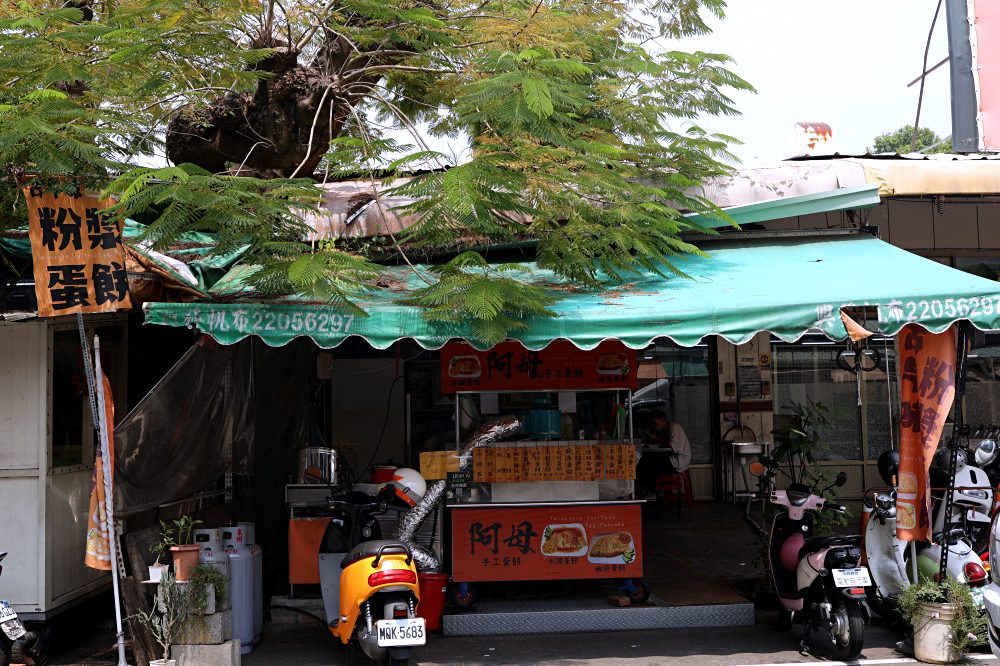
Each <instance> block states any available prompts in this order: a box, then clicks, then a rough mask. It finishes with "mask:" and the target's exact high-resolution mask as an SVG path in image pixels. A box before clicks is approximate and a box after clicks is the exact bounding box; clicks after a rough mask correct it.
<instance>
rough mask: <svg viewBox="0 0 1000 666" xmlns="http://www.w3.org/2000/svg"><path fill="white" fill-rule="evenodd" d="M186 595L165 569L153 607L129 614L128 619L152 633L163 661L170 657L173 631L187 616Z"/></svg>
mask: <svg viewBox="0 0 1000 666" xmlns="http://www.w3.org/2000/svg"><path fill="white" fill-rule="evenodd" d="M187 597H188V595H187V594H186V593H185V591H184V590H183V589H182V588H181V586H180V585H178V584H177V580H176V579H175V578H174V575H173V574H172V573H170V572H169V571H165V572H163V577H162V578H161V579H160V584H159V587H158V588H157V598H156V599H155V600H154V601H153V607H152V608H150V609H149V611H148V612H142V611H140V612H138V613H135V614H134V615H130V616H129V619H131V620H135V621H136V622H139V623H140V624H142V625H143V626H144V627H146V628H147V629H149V632H150V633H151V634H153V638H154V639H156V642H157V643H159V644H160V647H162V648H163V661H167V660H168V659H169V658H170V646H171V645H172V644H173V640H174V633H175V632H176V631H177V628H178V626H180V624H181V622H183V621H184V619H185V618H186V617H187V616H188V612H189V604H188V598H187Z"/></svg>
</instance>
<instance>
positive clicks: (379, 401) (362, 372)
mask: <svg viewBox="0 0 1000 666" xmlns="http://www.w3.org/2000/svg"><path fill="white" fill-rule="evenodd" d="M395 377H396V360H395V359H391V358H388V359H336V360H334V362H333V437H332V441H331V442H330V443H331V444H332V445H342V444H349V445H351V446H352V447H353V450H354V452H355V455H356V460H357V465H358V466H359V467H360V468H361V469H358V470H357V472H358V473H361V472H363V471H364V466H365V465H367V464H368V461H369V460H370V459H371V457H372V454H373V452H374V448H375V445H376V443H377V442H378V438H379V433H380V432H381V431H382V424H383V422H385V420H386V407H387V404H388V422H387V423H386V426H385V436H384V437H383V438H382V445H381V447H380V448H379V450H378V455H377V456H376V458H375V463H376V464H378V463H380V462H383V461H385V460H387V459H389V458H392V459H393V461H394V462H396V463H397V464H399V465H402V464H403V461H404V455H405V450H406V449H405V444H406V443H405V433H406V426H405V422H404V411H403V379H402V364H400V378H399V381H397V382H396V383H395V385H394V386H393V379H395ZM390 387H391V388H392V395H391V399H390V391H389V389H390ZM354 462H355V461H354V460H351V463H352V464H353V463H354ZM414 464H416V462H414Z"/></svg>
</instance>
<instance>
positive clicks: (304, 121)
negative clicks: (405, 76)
mask: <svg viewBox="0 0 1000 666" xmlns="http://www.w3.org/2000/svg"><path fill="white" fill-rule="evenodd" d="M372 62H373V60H372V58H371V57H370V56H359V54H357V53H356V52H351V51H350V50H349V47H348V45H347V44H345V43H344V42H343V40H341V39H340V38H338V37H335V36H328V38H327V40H326V42H325V44H324V46H323V47H322V48H321V49H320V51H319V53H318V54H317V56H316V58H315V59H314V60H313V62H312V63H310V64H308V65H302V64H300V63H299V62H298V54H297V53H295V52H294V51H293V50H291V49H289V48H288V47H287V46H279V47H277V49H276V54H275V55H274V56H272V57H271V58H269V59H267V60H266V61H264V62H262V63H260V64H259V65H258V68H259V69H262V70H265V71H267V72H269V73H270V74H271V76H270V77H269V78H267V79H264V80H262V81H260V82H259V84H258V86H257V90H256V91H255V92H254V93H252V94H250V93H228V94H226V95H225V96H223V97H221V98H219V99H217V100H215V101H213V102H211V103H210V104H208V105H207V106H201V107H197V106H187V107H183V108H181V109H180V110H179V111H178V112H177V113H176V114H174V116H173V117H172V119H171V120H170V123H169V125H168V126H167V137H166V141H167V157H168V158H170V160H171V161H172V162H173V163H174V164H179V163H182V162H191V163H194V164H197V165H198V166H200V167H202V168H204V169H207V170H209V171H211V172H213V173H223V172H229V173H233V174H239V175H244V176H256V177H259V178H281V177H289V176H291V175H292V174H296V175H298V176H311V175H312V174H313V172H314V171H315V169H316V167H317V166H318V165H319V163H320V161H321V160H322V158H323V155H324V154H325V153H326V152H327V150H328V149H329V146H330V141H331V139H332V138H334V137H336V136H338V135H339V134H340V133H341V132H342V131H343V129H344V125H345V123H346V122H347V121H348V119H349V117H350V113H351V111H350V108H351V107H352V106H353V105H354V104H357V103H358V101H359V100H360V99H361V98H362V97H363V96H364V95H365V94H366V93H368V92H369V91H370V90H371V87H372V85H373V84H374V83H375V82H376V81H377V80H378V76H377V75H375V74H372V73H370V72H368V73H366V72H364V71H359V70H362V69H363V68H364V67H366V66H368V65H371V64H372ZM310 137H311V140H310Z"/></svg>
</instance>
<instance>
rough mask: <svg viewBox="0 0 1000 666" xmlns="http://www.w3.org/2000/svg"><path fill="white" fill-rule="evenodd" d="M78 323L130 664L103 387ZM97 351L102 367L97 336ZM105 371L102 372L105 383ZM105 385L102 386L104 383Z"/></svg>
mask: <svg viewBox="0 0 1000 666" xmlns="http://www.w3.org/2000/svg"><path fill="white" fill-rule="evenodd" d="M76 318H77V319H76V321H77V325H78V327H79V329H80V345H81V347H82V348H83V367H84V372H85V374H86V376H87V394H88V396H89V398H90V415H91V420H92V421H93V425H94V432H95V433H96V435H97V441H98V446H99V447H100V450H101V466H102V471H103V473H104V517H105V520H106V521H107V522H106V529H107V532H108V548H109V550H110V555H111V587H112V590H113V592H114V595H115V630H116V632H117V642H118V666H128V661H127V660H126V659H125V632H124V631H123V630H122V610H121V601H120V599H121V597H120V596H119V591H118V534H117V532H118V530H117V527H116V525H115V514H114V498H113V496H112V494H111V493H112V492H113V489H112V484H111V452H110V450H109V449H108V441H107V437H105V435H104V433H106V432H107V428H108V424H107V422H106V420H107V419H106V414H107V412H106V411H105V403H104V391H103V390H102V391H101V393H100V394H98V393H97V382H96V377H95V373H94V365H93V360H92V358H91V356H90V345H89V344H87V334H86V329H85V327H84V323H83V315H82V314H81V313H77V315H76ZM94 353H95V355H96V357H97V365H98V368H100V362H101V361H100V354H101V341H100V339H99V338H98V337H97V336H96V335H95V336H94ZM103 376H104V373H103V372H102V373H101V377H102V383H103ZM102 388H103V386H102Z"/></svg>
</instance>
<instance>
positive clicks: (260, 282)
mask: <svg viewBox="0 0 1000 666" xmlns="http://www.w3.org/2000/svg"><path fill="white" fill-rule="evenodd" d="M724 6H725V5H724V2H723V0H393V1H392V2H386V1H385V0H330V1H327V0H286V1H285V2H281V3H279V2H277V1H276V0H116V1H115V2H96V1H94V0H69V1H68V2H67V1H66V0H58V1H56V2H45V1H39V0H34V1H32V2H26V1H22V2H19V3H13V2H7V3H4V4H3V5H2V7H0V81H2V82H3V85H2V86H0V165H2V167H3V169H4V173H3V176H4V177H5V179H4V184H3V185H2V187H0V204H2V205H3V209H2V210H3V211H4V212H3V213H2V217H0V229H2V228H3V227H4V226H6V227H10V226H16V225H19V224H23V221H24V211H23V199H21V198H20V197H19V196H18V179H19V178H23V177H24V176H26V175H32V176H35V177H37V178H39V179H40V180H41V181H42V182H43V183H46V184H47V185H49V186H52V187H69V188H73V187H77V186H78V185H79V184H81V183H82V184H84V185H86V186H90V187H94V186H98V187H100V188H103V189H106V190H107V191H109V192H110V193H112V194H114V195H115V196H116V197H117V198H118V201H119V203H118V204H117V206H116V207H115V212H116V213H120V214H124V215H129V216H143V219H150V220H152V222H151V224H150V227H149V231H148V237H149V240H151V241H152V242H153V243H154V244H155V245H156V246H160V247H162V246H166V245H169V244H170V243H171V241H172V240H174V239H176V238H177V237H178V235H179V234H181V233H184V232H186V231H208V232H213V233H216V234H218V235H219V238H220V243H221V245H220V248H222V249H225V248H228V247H232V245H233V244H235V243H243V242H246V241H247V239H249V242H250V244H251V254H250V258H251V260H252V261H254V262H256V263H258V264H259V265H260V266H261V269H260V270H258V271H257V272H256V273H255V274H254V277H253V280H254V283H255V287H256V288H257V289H259V290H261V291H263V292H266V293H304V294H309V295H310V296H313V297H315V298H320V299H323V300H325V301H329V302H331V303H333V304H335V305H337V306H339V307H342V308H345V309H350V308H356V307H357V306H356V305H355V303H356V302H357V298H358V297H359V296H360V295H362V294H363V292H364V291H365V290H366V289H371V288H376V287H375V286H374V285H375V284H376V280H375V276H376V275H377V273H378V271H379V269H378V267H377V266H376V265H374V264H373V263H372V262H371V257H368V256H365V253H364V252H363V251H361V252H359V251H357V249H356V248H355V250H354V251H353V252H349V251H348V250H347V249H346V247H345V246H344V245H343V244H340V243H336V242H331V243H326V244H321V245H320V247H319V248H312V247H310V246H308V245H306V244H303V243H302V242H301V239H302V238H303V232H304V225H303V223H302V219H301V214H302V211H303V210H306V209H308V208H309V207H310V206H312V205H315V204H316V203H318V201H319V199H318V190H317V188H316V185H315V183H316V182H317V181H323V180H328V179H334V178H339V177H344V176H350V177H354V178H361V179H368V178H375V177H376V176H377V177H380V178H384V177H388V178H389V179H390V181H391V179H392V177H393V176H394V175H396V174H398V173H402V172H408V171H412V170H413V169H414V168H415V167H421V168H424V169H426V167H432V168H431V169H430V170H425V171H424V172H422V173H421V174H420V175H418V176H417V177H416V178H413V179H409V180H407V181H405V182H402V184H399V185H398V187H397V188H396V193H398V194H403V195H407V196H408V197H411V198H412V199H413V200H414V202H415V203H413V204H412V205H411V206H410V207H409V208H410V209H409V210H408V211H405V212H407V213H409V214H413V215H415V216H416V217H417V219H418V223H417V224H416V225H415V226H413V227H412V228H411V229H410V230H408V231H407V232H406V233H405V235H403V236H402V237H398V238H394V239H392V248H393V251H394V253H395V254H396V255H397V258H399V259H401V260H405V259H406V257H405V256H403V255H404V254H405V251H406V248H409V247H425V248H434V247H443V246H449V247H454V246H455V244H456V240H460V239H463V238H471V237H474V238H477V239H485V240H486V241H487V242H490V243H492V242H507V241H511V240H532V241H535V242H537V259H538V262H539V263H540V264H541V266H543V267H545V268H550V269H552V270H554V271H555V272H557V273H558V274H560V275H564V276H567V277H569V278H571V279H572V280H574V281H576V282H578V283H581V284H584V285H596V284H598V283H600V282H601V281H605V280H612V281H615V280H617V281H620V280H625V279H627V278H628V276H629V275H630V274H633V273H634V272H635V271H637V270H642V269H653V270H662V267H664V266H665V267H666V269H667V270H672V264H671V259H672V258H675V257H677V256H678V255H681V254H683V253H688V252H697V249H696V248H695V247H694V246H692V245H690V244H688V243H686V242H684V241H683V240H682V239H681V238H680V235H679V234H680V233H681V232H683V231H685V230H686V229H689V224H688V223H686V222H685V221H684V219H683V218H682V217H680V216H679V214H678V213H677V211H676V210H675V207H677V206H680V207H683V208H688V209H691V210H695V211H700V212H706V211H711V210H716V209H715V207H714V206H713V205H712V204H711V203H710V202H708V201H707V200H705V199H703V198H701V197H699V196H697V195H692V194H690V192H691V191H692V187H693V186H695V185H697V184H698V183H699V182H700V181H702V180H703V179H705V178H707V177H710V176H714V175H717V174H722V173H726V172H727V171H728V167H727V166H726V165H725V160H726V159H727V158H728V153H727V152H726V148H727V145H728V144H729V143H731V142H733V141H734V139H732V138H731V137H728V136H724V135H719V134H713V133H710V132H708V131H706V130H705V129H703V128H701V127H700V126H699V125H698V124H697V119H698V118H700V117H704V116H711V115H731V114H735V113H736V109H735V108H734V106H733V102H732V99H731V98H730V95H731V94H732V93H733V91H739V90H751V87H750V85H749V84H748V83H746V82H745V81H744V80H743V79H741V78H740V77H738V76H737V75H735V74H733V73H732V72H731V71H730V70H729V69H727V67H729V65H730V59H729V58H728V57H727V56H725V55H722V54H718V53H704V52H697V53H685V52H680V51H672V50H668V49H664V48H660V47H658V46H656V45H657V44H663V43H667V42H669V40H670V39H674V38H678V37H682V36H688V35H696V34H702V33H705V32H707V31H708V28H707V26H706V23H705V21H704V15H706V14H714V15H716V16H722V15H723V11H724ZM400 129H401V130H406V131H408V132H410V133H411V135H412V137H413V140H412V145H400V144H397V143H396V142H395V141H393V140H392V138H391V137H390V136H388V135H387V132H389V131H390V130H400ZM428 136H436V137H459V136H465V137H468V139H469V143H470V154H471V159H469V160H468V161H465V162H464V163H460V164H455V163H452V162H450V161H449V160H448V158H447V157H446V156H444V155H441V154H439V153H437V152H434V151H432V150H430V149H429V148H428V147H427V137H428ZM164 155H165V156H166V157H168V158H169V159H170V161H171V162H172V163H173V164H174V166H170V167H167V168H150V167H149V166H148V165H150V164H155V163H157V161H159V163H163V162H162V159H163V156H164ZM156 156H160V157H159V158H158V160H157V157H156ZM378 203H379V202H378V201H376V204H378ZM423 278H424V280H425V281H426V282H427V288H426V289H425V290H424V291H423V292H421V293H418V294H417V295H416V297H415V298H416V302H418V303H419V304H421V305H424V306H426V307H425V312H426V316H427V317H429V318H430V319H431V320H435V321H441V322H442V323H450V322H454V321H456V320H459V319H462V318H465V320H468V319H469V318H471V319H472V320H473V322H474V323H475V327H476V328H475V330H476V334H477V335H478V336H479V337H480V338H481V339H482V340H483V341H486V342H494V341H497V340H499V339H502V338H503V337H504V336H505V335H506V334H507V333H508V332H509V331H510V330H512V329H515V328H517V327H518V326H523V320H524V319H525V318H527V317H532V316H545V315H547V314H549V311H548V309H547V306H548V305H549V304H551V297H550V296H548V295H546V294H545V293H544V292H541V291H539V290H537V289H536V288H534V287H530V286H527V285H524V284H523V283H519V282H517V281H516V280H515V279H513V278H512V277H511V276H510V275H509V274H508V272H507V271H506V270H504V269H503V268H502V267H501V268H499V269H494V268H490V267H489V266H488V265H487V264H486V263H485V261H484V259H483V257H482V256H480V255H478V254H476V253H468V252H466V253H462V254H460V255H459V256H458V257H456V258H455V259H454V260H453V261H451V262H450V263H448V264H447V265H443V266H442V267H441V268H440V270H437V271H436V272H432V273H429V274H425V275H423Z"/></svg>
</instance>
